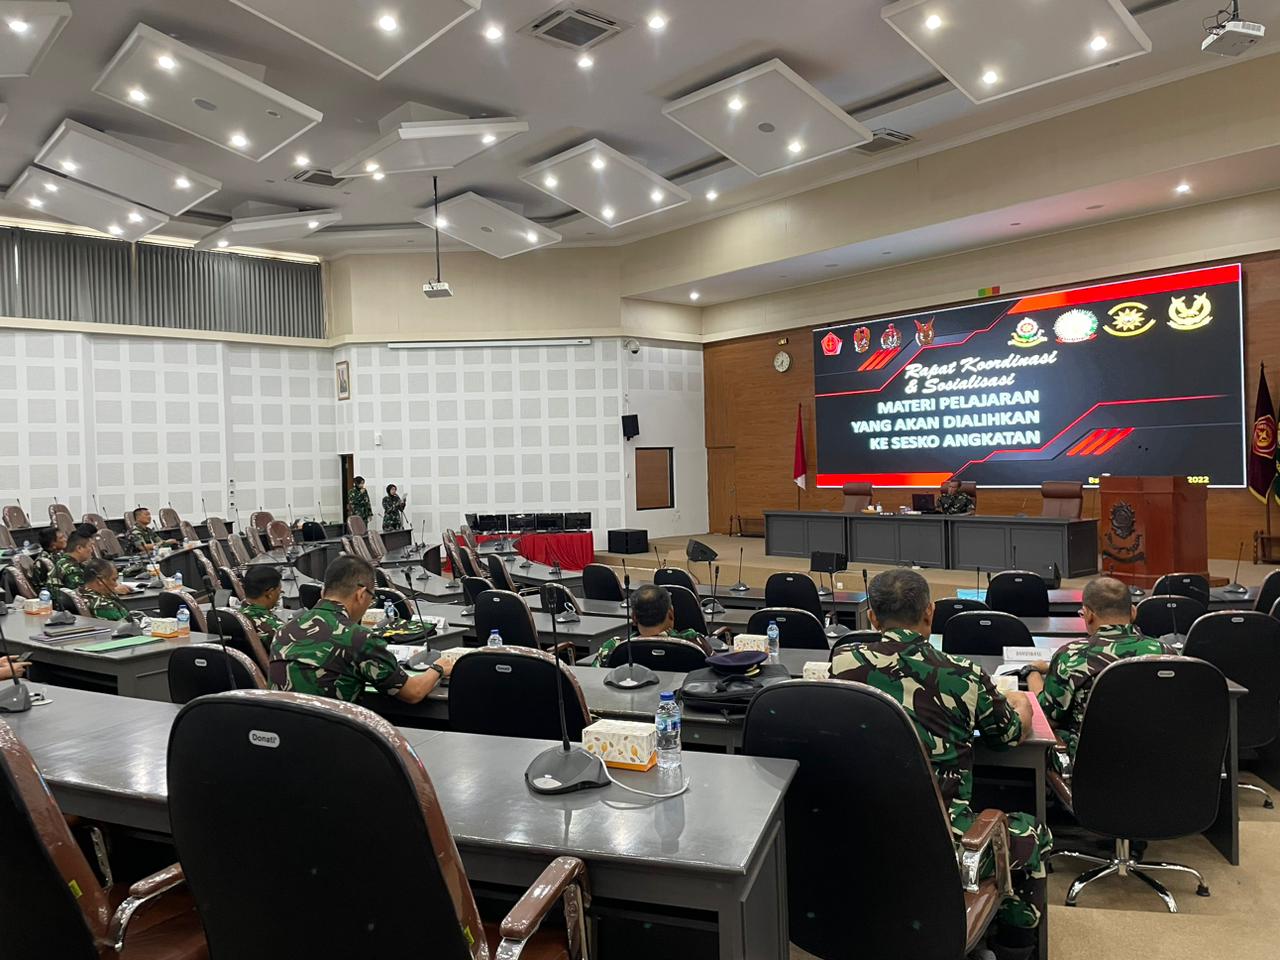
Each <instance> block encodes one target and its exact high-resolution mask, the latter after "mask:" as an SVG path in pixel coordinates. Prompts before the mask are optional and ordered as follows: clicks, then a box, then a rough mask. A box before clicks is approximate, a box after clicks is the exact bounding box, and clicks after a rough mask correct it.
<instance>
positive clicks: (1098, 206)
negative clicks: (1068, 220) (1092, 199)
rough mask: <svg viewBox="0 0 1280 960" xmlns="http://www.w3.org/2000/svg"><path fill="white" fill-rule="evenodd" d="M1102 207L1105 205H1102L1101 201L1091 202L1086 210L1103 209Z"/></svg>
mask: <svg viewBox="0 0 1280 960" xmlns="http://www.w3.org/2000/svg"><path fill="white" fill-rule="evenodd" d="M1102 207H1103V205H1102V204H1101V203H1091V204H1089V206H1087V207H1085V209H1086V210H1101V209H1102Z"/></svg>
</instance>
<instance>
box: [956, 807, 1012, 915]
mask: <svg viewBox="0 0 1280 960" xmlns="http://www.w3.org/2000/svg"><path fill="white" fill-rule="evenodd" d="M988 850H990V851H991V852H992V854H993V855H994V857H995V867H996V875H995V879H996V886H997V888H998V889H999V891H1000V893H1001V894H1002V895H1007V894H1009V893H1012V892H1013V880H1012V878H1011V875H1010V866H1009V818H1008V817H1007V816H1005V814H1004V813H1003V812H1001V811H999V810H983V811H982V812H981V813H980V814H978V817H977V819H976V820H974V822H973V825H972V826H971V827H969V829H968V830H966V831H965V834H964V836H962V837H961V838H960V872H961V879H962V881H963V883H964V889H965V892H966V893H977V892H978V890H979V886H980V884H979V880H980V879H981V875H982V874H981V870H982V861H983V859H984V857H985V855H986V853H987V851H988Z"/></svg>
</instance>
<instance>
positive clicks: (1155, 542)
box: [1098, 477, 1209, 588]
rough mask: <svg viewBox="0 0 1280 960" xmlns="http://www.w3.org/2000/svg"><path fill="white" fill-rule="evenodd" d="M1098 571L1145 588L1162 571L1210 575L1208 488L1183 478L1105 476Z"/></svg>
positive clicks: (1101, 485)
mask: <svg viewBox="0 0 1280 960" xmlns="http://www.w3.org/2000/svg"><path fill="white" fill-rule="evenodd" d="M1099 490H1100V491H1101V494H1102V516H1101V517H1100V518H1099V520H1098V527H1099V533H1100V536H1099V544H1098V546H1099V548H1100V549H1101V551H1102V569H1103V570H1104V571H1105V572H1107V573H1109V574H1111V575H1112V576H1114V577H1115V578H1116V579H1118V580H1123V581H1124V582H1125V583H1128V584H1130V585H1131V586H1136V587H1144V588H1148V587H1151V586H1153V585H1154V584H1155V582H1156V580H1158V579H1159V578H1160V577H1162V576H1164V575H1165V574H1166V573H1199V574H1203V575H1204V576H1206V577H1207V576H1208V575H1209V529H1208V525H1207V523H1206V519H1205V509H1206V506H1207V504H1208V499H1209V488H1208V487H1206V486H1204V485H1203V484H1195V483H1189V482H1188V481H1187V480H1186V478H1185V477H1103V478H1102V483H1101V484H1100V486H1099Z"/></svg>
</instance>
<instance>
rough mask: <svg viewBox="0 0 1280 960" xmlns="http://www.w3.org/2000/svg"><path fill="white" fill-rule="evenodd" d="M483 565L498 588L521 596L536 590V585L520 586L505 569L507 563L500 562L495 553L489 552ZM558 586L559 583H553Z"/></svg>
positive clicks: (528, 595) (526, 595) (531, 594)
mask: <svg viewBox="0 0 1280 960" xmlns="http://www.w3.org/2000/svg"><path fill="white" fill-rule="evenodd" d="M485 566H486V567H487V568H488V570H489V579H490V580H492V581H493V585H494V586H495V587H496V588H497V589H499V590H509V591H510V592H512V593H518V594H520V595H521V596H522V597H531V596H533V595H534V594H536V593H537V592H538V588H537V587H521V586H520V585H519V584H518V583H516V581H515V579H514V578H513V577H512V576H511V571H510V570H508V569H507V565H506V564H505V563H503V562H502V557H500V556H498V555H497V554H496V553H491V554H489V556H487V557H486V558H485ZM555 586H557V587H558V586H560V584H558V583H557V584H555Z"/></svg>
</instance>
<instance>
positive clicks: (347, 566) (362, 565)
mask: <svg viewBox="0 0 1280 960" xmlns="http://www.w3.org/2000/svg"><path fill="white" fill-rule="evenodd" d="M376 583H377V579H376V578H375V576H374V573H373V564H371V563H370V562H369V561H368V560H364V559H362V558H360V557H353V556H351V554H349V553H344V554H342V555H341V556H339V557H338V559H336V560H334V561H333V563H331V564H329V567H328V569H326V570H325V572H324V592H325V593H336V594H338V595H339V596H341V595H344V594H348V593H351V592H353V591H354V590H355V589H356V587H368V588H369V589H370V590H372V589H373V588H374V585H375V584H376ZM245 592H246V593H247V592H248V590H247V589H246V591H245Z"/></svg>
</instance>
